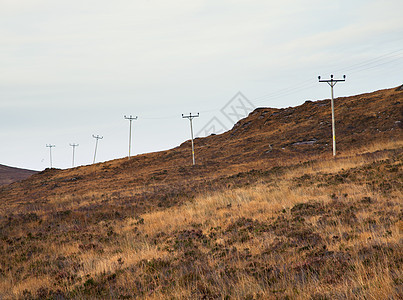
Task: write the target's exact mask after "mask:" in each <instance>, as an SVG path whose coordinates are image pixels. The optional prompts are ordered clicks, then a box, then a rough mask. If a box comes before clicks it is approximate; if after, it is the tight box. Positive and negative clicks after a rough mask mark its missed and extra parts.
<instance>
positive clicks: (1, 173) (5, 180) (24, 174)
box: [0, 165, 38, 185]
mask: <svg viewBox="0 0 403 300" xmlns="http://www.w3.org/2000/svg"><path fill="white" fill-rule="evenodd" d="M35 173H38V172H37V171H32V170H26V169H19V168H13V167H8V166H4V165H0V185H5V184H10V183H13V182H15V181H18V180H23V179H26V178H28V177H29V176H31V175H33V174H35Z"/></svg>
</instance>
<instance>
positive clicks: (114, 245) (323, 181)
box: [0, 89, 403, 299]
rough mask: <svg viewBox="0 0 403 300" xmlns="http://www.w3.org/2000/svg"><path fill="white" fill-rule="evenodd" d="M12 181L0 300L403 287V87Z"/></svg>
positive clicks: (371, 293)
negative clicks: (334, 139)
mask: <svg viewBox="0 0 403 300" xmlns="http://www.w3.org/2000/svg"><path fill="white" fill-rule="evenodd" d="M335 112H336V120H337V123H336V126H337V127H336V129H337V141H338V150H339V153H338V156H337V158H333V157H332V153H331V128H330V107H329V100H321V101H307V102H305V103H304V104H303V105H300V106H297V107H293V108H285V109H272V108H258V109H256V110H255V111H254V112H252V113H251V114H250V115H249V116H248V117H247V118H245V119H243V120H241V121H239V122H238V123H237V124H235V125H234V127H233V128H232V129H231V130H230V131H228V132H226V133H224V134H221V135H215V136H209V137H206V138H199V139H196V141H195V146H196V162H197V165H196V166H191V165H189V163H191V153H190V142H189V141H187V142H185V143H183V144H182V145H180V146H178V147H177V148H174V149H172V150H168V151H162V152H157V153H150V154H144V155H138V156H135V157H133V158H132V159H130V160H128V159H127V158H125V159H118V160H113V161H109V162H106V163H100V164H95V165H91V166H84V167H78V168H74V169H68V170H56V169H47V170H45V171H43V172H40V173H37V174H34V175H33V176H31V177H29V178H28V179H26V180H24V181H20V182H14V183H12V184H9V185H5V186H2V187H0V199H1V201H2V206H1V208H0V252H1V253H2V255H0V298H4V299H9V298H10V299H12V298H22V299H43V298H56V299H66V298H68V299H70V298H75V299H76V298H81V299H96V298H99V299H105V298H118V299H131V298H147V299H164V298H165V299H166V298H168V299H170V298H174V299H178V298H179V299H181V298H182V299H188V298H196V299H290V298H292V299H309V298H311V299H346V298H350V299H360V298H366V299H386V298H387V297H391V298H392V299H399V298H402V297H403V282H402V280H401V278H403V274H402V271H401V270H402V264H403V255H402V253H403V251H402V247H401V241H400V239H401V230H402V229H403V215H402V211H403V206H402V203H401V199H402V198H403V197H402V191H403V184H402V177H403V172H402V165H403V147H402V146H403V135H402V123H401V122H402V113H403V91H401V90H399V89H388V90H382V91H377V92H373V93H368V94H364V95H357V96H352V97H345V98H338V99H336V109H335Z"/></svg>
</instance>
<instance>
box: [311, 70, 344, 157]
mask: <svg viewBox="0 0 403 300" xmlns="http://www.w3.org/2000/svg"><path fill="white" fill-rule="evenodd" d="M318 79H319V82H327V83H328V84H329V85H330V88H331V90H332V98H331V107H332V136H333V138H332V139H333V156H336V128H335V122H334V99H333V98H334V95H333V87H334V86H335V85H336V83H338V82H340V81H346V75H343V79H333V75H330V79H327V80H321V79H320V76H318Z"/></svg>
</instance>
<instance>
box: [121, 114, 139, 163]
mask: <svg viewBox="0 0 403 300" xmlns="http://www.w3.org/2000/svg"><path fill="white" fill-rule="evenodd" d="M124 118H125V119H126V120H129V121H130V129H129V159H130V149H131V144H132V121H133V120H137V118H138V117H137V116H136V117H132V115H130V117H126V116H124Z"/></svg>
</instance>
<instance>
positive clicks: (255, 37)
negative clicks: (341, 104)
mask: <svg viewBox="0 0 403 300" xmlns="http://www.w3.org/2000/svg"><path fill="white" fill-rule="evenodd" d="M402 12H403V1H401V0H354V1H352V0H340V1H323V0H304V1H302V0H301V1H297V0H294V1H291V0H282V1H278V0H277V1H272V0H256V1H251V0H249V1H246V0H245V1H239V0H232V1H229V0H214V1H213V0H211V1H206V0H191V1H189V0H186V1H185V0H183V1H182V0H181V1H179V0H171V1H162V0H160V1H157V0H147V1H145V0H116V1H106V0H96V1H95V0H93V1H92V0H91V1H90V0H80V1H76V0H68V1H67V0H58V1H54V0H0V70H1V72H0V141H1V142H0V143H1V144H0V164H5V165H10V166H16V167H22V168H28V169H35V170H43V169H44V168H46V167H48V166H49V149H48V148H46V144H54V145H56V147H55V148H53V149H52V151H53V152H52V154H53V166H54V167H57V168H68V167H71V164H72V161H71V160H72V147H70V146H69V143H78V144H79V146H78V147H77V148H76V164H77V165H82V164H90V163H92V160H93V155H94V147H95V140H94V139H93V138H92V134H95V135H97V134H99V135H101V136H103V137H104V138H103V139H102V140H100V141H99V145H98V152H97V161H106V160H111V159H114V158H120V157H124V156H126V155H127V152H128V133H129V122H128V121H127V120H125V119H124V118H123V116H124V115H133V116H138V117H139V118H138V120H136V121H134V122H133V145H132V153H134V154H138V153H146V152H154V151H159V150H162V149H169V148H172V147H175V146H177V145H179V144H180V143H182V142H183V141H185V140H187V139H189V136H190V132H189V131H190V130H189V122H188V121H187V120H185V119H182V118H181V114H182V113H186V114H188V113H189V112H192V113H197V112H200V117H199V118H197V119H195V120H194V127H195V133H196V132H198V135H199V136H203V135H205V134H204V132H200V130H202V128H204V126H205V125H206V124H208V123H209V122H210V121H211V120H215V122H218V123H219V124H220V125H223V127H225V128H228V129H229V128H231V127H232V125H233V124H232V123H231V118H228V114H226V113H225V112H223V111H221V108H223V107H225V105H226V104H227V103H228V101H230V100H231V99H232V98H233V97H234V95H236V93H237V92H238V91H241V92H242V94H243V95H244V96H245V97H246V98H247V99H248V100H249V102H247V103H248V105H247V106H248V107H249V108H251V106H252V105H251V104H253V106H255V107H262V106H267V107H288V106H296V105H299V104H302V103H303V102H304V101H305V100H307V99H311V100H319V99H327V98H329V95H330V88H329V86H328V85H326V84H324V83H318V82H317V76H318V75H322V76H323V77H329V75H330V74H335V76H336V77H341V76H342V75H344V74H346V75H347V80H346V82H345V83H339V84H338V85H337V86H336V87H335V95H336V96H349V95H354V94H360V93H363V92H371V91H374V90H378V89H383V88H390V87H395V86H398V85H400V84H402V83H403V77H402V70H403V18H402ZM236 101H238V100H236ZM245 103H246V102H245ZM238 106H239V105H238ZM210 124H211V123H210ZM218 129H219V128H218V127H217V126H216V130H217V131H218ZM189 159H190V157H189Z"/></svg>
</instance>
